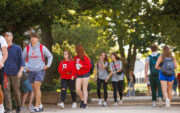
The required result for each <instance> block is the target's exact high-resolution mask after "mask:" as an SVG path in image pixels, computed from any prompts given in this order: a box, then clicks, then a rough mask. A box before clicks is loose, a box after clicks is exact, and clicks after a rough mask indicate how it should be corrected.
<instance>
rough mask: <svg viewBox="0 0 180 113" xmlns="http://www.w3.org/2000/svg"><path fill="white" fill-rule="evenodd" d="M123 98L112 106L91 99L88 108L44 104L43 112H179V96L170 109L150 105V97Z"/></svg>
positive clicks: (25, 112) (109, 101)
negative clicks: (63, 107)
mask: <svg viewBox="0 0 180 113" xmlns="http://www.w3.org/2000/svg"><path fill="white" fill-rule="evenodd" d="M123 100H124V104H123V105H119V106H112V104H113V99H108V106H107V107H103V106H98V105H97V102H98V99H92V102H91V103H90V104H88V106H89V108H88V109H80V108H77V109H72V108H71V105H70V104H68V105H66V106H65V109H59V108H58V107H57V106H56V105H45V106H44V108H45V111H44V113H180V97H175V98H173V102H172V106H171V108H170V109H166V108H165V105H164V106H163V107H152V105H151V104H152V103H151V97H130V98H127V97H125V98H124V99H123ZM78 106H79V105H78ZM14 113H15V112H14ZM22 113H30V112H29V111H22Z"/></svg>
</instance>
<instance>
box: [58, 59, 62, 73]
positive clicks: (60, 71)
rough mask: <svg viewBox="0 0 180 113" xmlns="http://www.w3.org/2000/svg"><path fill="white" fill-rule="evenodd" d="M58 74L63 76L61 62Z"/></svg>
mask: <svg viewBox="0 0 180 113" xmlns="http://www.w3.org/2000/svg"><path fill="white" fill-rule="evenodd" d="M58 73H59V74H62V63H61V61H60V62H59V66H58Z"/></svg>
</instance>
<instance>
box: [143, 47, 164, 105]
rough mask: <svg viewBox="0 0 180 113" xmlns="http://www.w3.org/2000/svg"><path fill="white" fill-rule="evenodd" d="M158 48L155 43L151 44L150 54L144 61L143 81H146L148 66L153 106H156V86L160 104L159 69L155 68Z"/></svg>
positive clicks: (160, 103)
mask: <svg viewBox="0 0 180 113" xmlns="http://www.w3.org/2000/svg"><path fill="white" fill-rule="evenodd" d="M157 50H158V48H157V46H156V45H155V44H152V45H151V51H152V54H151V55H149V56H148V57H147V58H146V62H145V81H146V82H147V75H148V70H149V67H150V76H149V79H150V85H151V93H152V101H153V105H152V106H153V107H155V106H156V100H157V95H156V88H158V97H159V106H160V107H161V106H162V104H163V103H162V102H163V101H162V99H163V96H162V90H161V84H160V80H159V71H158V70H157V69H155V65H156V62H157V59H158V57H159V56H160V54H159V53H158V52H157Z"/></svg>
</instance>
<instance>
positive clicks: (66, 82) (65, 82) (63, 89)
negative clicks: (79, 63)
mask: <svg viewBox="0 0 180 113" xmlns="http://www.w3.org/2000/svg"><path fill="white" fill-rule="evenodd" d="M67 87H69V89H70V92H71V96H72V101H73V102H76V92H75V80H66V79H61V102H65V98H66V93H67Z"/></svg>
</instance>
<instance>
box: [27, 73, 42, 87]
mask: <svg viewBox="0 0 180 113" xmlns="http://www.w3.org/2000/svg"><path fill="white" fill-rule="evenodd" d="M44 76H45V71H44V70H41V71H30V72H29V76H28V79H29V82H30V83H31V84H33V83H34V82H35V81H37V82H43V81H44Z"/></svg>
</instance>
